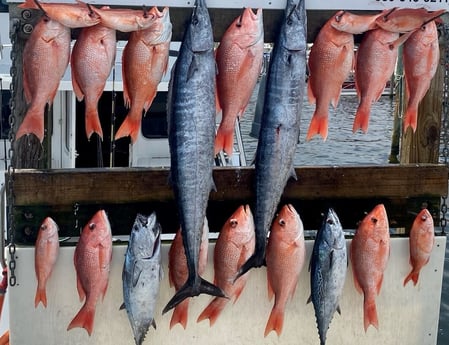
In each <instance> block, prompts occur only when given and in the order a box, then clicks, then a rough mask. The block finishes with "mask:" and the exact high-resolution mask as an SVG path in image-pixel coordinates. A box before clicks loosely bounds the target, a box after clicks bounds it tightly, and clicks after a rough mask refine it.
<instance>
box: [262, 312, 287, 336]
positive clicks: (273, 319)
mask: <svg viewBox="0 0 449 345" xmlns="http://www.w3.org/2000/svg"><path fill="white" fill-rule="evenodd" d="M283 326H284V312H283V311H282V310H281V309H280V308H277V307H276V306H274V307H273V309H272V310H271V314H270V317H269V318H268V322H267V326H266V327H265V333H264V337H266V336H267V335H268V334H269V333H270V332H271V331H275V332H276V333H277V335H278V336H280V335H281V333H282V327H283Z"/></svg>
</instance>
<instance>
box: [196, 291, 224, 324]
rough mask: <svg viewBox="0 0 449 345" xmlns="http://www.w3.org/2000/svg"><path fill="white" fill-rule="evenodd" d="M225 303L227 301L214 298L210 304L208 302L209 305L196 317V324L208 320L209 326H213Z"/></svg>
mask: <svg viewBox="0 0 449 345" xmlns="http://www.w3.org/2000/svg"><path fill="white" fill-rule="evenodd" d="M227 303H228V300H227V299H225V298H218V297H217V298H214V299H213V300H212V302H210V303H209V305H208V306H207V307H206V308H205V309H204V310H203V312H202V313H201V314H200V316H198V319H197V320H196V322H201V321H203V320H206V319H209V322H210V325H211V326H213V325H214V324H215V321H217V319H218V317H219V316H220V314H221V312H222V310H223V309H224V307H225V306H226V304H227Z"/></svg>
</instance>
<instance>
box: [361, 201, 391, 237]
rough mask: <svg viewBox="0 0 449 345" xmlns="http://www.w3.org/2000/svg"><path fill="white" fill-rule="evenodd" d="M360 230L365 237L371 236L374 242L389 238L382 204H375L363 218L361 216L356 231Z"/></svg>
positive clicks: (386, 218)
mask: <svg viewBox="0 0 449 345" xmlns="http://www.w3.org/2000/svg"><path fill="white" fill-rule="evenodd" d="M359 231H360V232H362V233H363V236H364V237H366V238H371V239H372V240H374V241H375V242H379V241H386V238H387V237H388V238H389V225H388V217H387V212H386V210H385V206H384V205H383V204H378V205H376V206H375V207H374V208H373V210H372V211H371V212H369V213H368V214H367V215H366V216H365V218H363V220H362V222H361V223H360V225H359V227H358V228H357V232H359Z"/></svg>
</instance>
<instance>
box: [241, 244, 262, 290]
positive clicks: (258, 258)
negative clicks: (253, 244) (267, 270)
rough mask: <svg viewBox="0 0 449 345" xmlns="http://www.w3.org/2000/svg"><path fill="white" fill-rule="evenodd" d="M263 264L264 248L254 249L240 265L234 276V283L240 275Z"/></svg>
mask: <svg viewBox="0 0 449 345" xmlns="http://www.w3.org/2000/svg"><path fill="white" fill-rule="evenodd" d="M264 264H265V249H262V250H259V251H258V250H256V252H255V253H254V254H253V255H251V256H250V257H249V259H248V260H246V262H245V263H244V264H243V265H242V266H240V268H239V270H238V272H237V275H236V276H235V278H234V284H235V282H236V281H237V279H239V278H240V277H241V276H242V275H244V274H245V273H246V272H248V271H249V270H250V269H251V268H256V267H261V266H263V265H264Z"/></svg>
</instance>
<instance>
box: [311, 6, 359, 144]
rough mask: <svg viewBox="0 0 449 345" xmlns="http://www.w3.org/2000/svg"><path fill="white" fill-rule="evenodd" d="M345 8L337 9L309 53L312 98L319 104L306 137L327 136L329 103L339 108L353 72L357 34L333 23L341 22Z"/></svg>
mask: <svg viewBox="0 0 449 345" xmlns="http://www.w3.org/2000/svg"><path fill="white" fill-rule="evenodd" d="M344 14H345V11H339V12H337V13H336V14H335V15H334V16H332V18H330V19H329V20H328V21H327V22H326V24H325V25H324V26H323V27H322V28H321V30H320V32H319V33H318V36H317V37H316V38H315V42H314V43H313V45H312V48H311V49H310V54H309V80H308V89H307V91H308V98H309V103H310V104H316V108H315V111H314V113H313V116H312V120H311V122H310V125H309V130H308V131H307V136H306V140H310V139H312V137H313V136H314V135H316V134H319V135H321V137H322V138H323V140H326V139H327V134H328V123H329V104H332V106H333V107H334V108H336V107H337V105H338V102H339V99H340V93H341V87H342V85H343V82H344V81H345V80H346V78H347V77H348V75H349V72H351V68H352V65H353V60H354V35H353V34H351V33H347V32H343V31H339V30H337V29H335V28H334V27H333V25H332V24H333V23H334V22H335V21H336V22H338V21H340V18H342V16H344Z"/></svg>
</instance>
